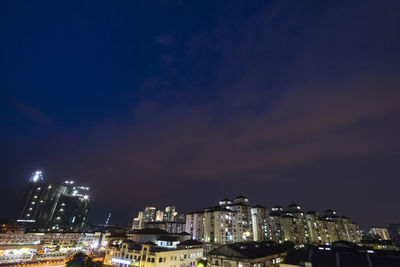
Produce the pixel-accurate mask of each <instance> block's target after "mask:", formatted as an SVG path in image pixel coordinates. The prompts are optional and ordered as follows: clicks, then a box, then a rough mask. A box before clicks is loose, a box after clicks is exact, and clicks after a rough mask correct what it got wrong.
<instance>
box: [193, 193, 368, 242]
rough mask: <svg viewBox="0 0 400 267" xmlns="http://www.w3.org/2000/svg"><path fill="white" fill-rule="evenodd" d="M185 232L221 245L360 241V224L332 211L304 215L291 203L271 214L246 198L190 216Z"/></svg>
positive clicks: (273, 210) (276, 207) (226, 201)
mask: <svg viewBox="0 0 400 267" xmlns="http://www.w3.org/2000/svg"><path fill="white" fill-rule="evenodd" d="M186 231H187V232H189V233H190V234H191V235H192V238H193V239H196V240H201V241H205V242H211V243H220V244H228V243H235V242H248V241H264V240H271V241H274V242H276V243H282V242H285V241H291V242H293V243H295V244H299V245H300V244H326V243H332V242H335V241H339V240H344V241H349V242H360V239H361V238H360V233H359V228H358V225H357V224H356V223H354V222H352V221H351V220H350V219H349V218H347V217H344V216H338V215H337V214H336V212H335V211H333V210H326V211H325V212H324V215H323V216H321V217H320V216H319V214H318V212H316V211H310V212H303V210H302V209H301V207H300V206H299V205H297V204H291V205H289V206H288V207H287V209H285V210H284V209H283V208H282V207H280V206H275V207H273V208H272V209H271V213H269V211H268V209H267V208H265V207H263V206H260V205H256V206H253V207H251V206H250V205H249V200H248V199H247V198H246V197H244V196H239V197H237V198H235V199H234V201H231V200H229V199H224V200H221V201H220V202H219V206H217V207H212V208H207V209H205V210H204V211H202V212H194V213H189V214H187V216H186Z"/></svg>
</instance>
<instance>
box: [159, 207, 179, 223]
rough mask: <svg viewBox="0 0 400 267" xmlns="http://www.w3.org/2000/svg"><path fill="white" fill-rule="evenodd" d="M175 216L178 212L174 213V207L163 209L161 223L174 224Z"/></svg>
mask: <svg viewBox="0 0 400 267" xmlns="http://www.w3.org/2000/svg"><path fill="white" fill-rule="evenodd" d="M177 215H178V212H176V210H175V206H168V207H166V208H165V211H164V217H163V221H164V222H175V221H176V218H175V217H176V216H177Z"/></svg>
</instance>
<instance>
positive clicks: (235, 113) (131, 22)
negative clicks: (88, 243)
mask: <svg viewBox="0 0 400 267" xmlns="http://www.w3.org/2000/svg"><path fill="white" fill-rule="evenodd" d="M399 10H400V1H397V0H393V1H390V0H384V1H376V0H374V1H365V0H364V1H158V2H156V1H141V2H139V1H76V2H75V1H24V2H21V1H16V0H10V1H0V35H1V39H0V40H1V42H0V121H1V124H0V148H1V153H0V179H1V187H0V208H1V216H0V217H2V218H8V217H11V216H12V215H13V213H14V210H15V206H16V205H17V202H18V200H19V198H20V195H21V194H22V190H23V187H24V185H25V184H26V183H27V181H28V179H29V176H30V174H31V173H32V172H33V171H34V170H37V169H40V170H43V172H44V178H45V180H46V181H48V182H50V183H59V182H62V181H64V180H67V179H74V180H75V181H76V182H77V183H80V184H82V185H87V186H90V187H91V189H92V193H93V201H92V210H91V214H90V221H91V222H93V223H104V221H105V219H106V216H107V214H108V212H112V214H113V215H112V218H111V223H114V224H128V223H130V222H131V219H132V218H133V217H134V216H135V215H136V212H137V211H138V210H140V209H143V208H144V206H146V205H155V206H157V207H159V208H162V207H164V206H166V205H176V207H177V209H178V211H184V212H189V211H194V210H199V209H202V208H205V207H207V206H211V205H215V204H216V203H217V201H218V200H220V199H222V198H226V197H228V198H234V197H236V196H237V195H241V194H243V195H246V196H248V197H249V198H250V201H251V203H252V204H262V205H264V206H267V207H272V206H274V205H277V204H279V205H282V206H285V205H288V204H291V203H293V202H295V203H298V204H299V205H301V206H302V207H303V208H304V209H305V210H311V209H316V210H319V211H323V210H325V209H327V208H332V209H335V210H336V211H337V212H338V213H339V214H340V215H346V216H348V217H350V218H352V219H354V220H355V221H356V222H358V223H360V225H361V226H362V227H366V226H370V225H372V224H377V225H384V224H386V223H392V222H400V207H399V188H400V175H399V173H400V119H399V116H400V15H399Z"/></svg>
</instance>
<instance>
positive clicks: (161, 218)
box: [132, 206, 185, 230]
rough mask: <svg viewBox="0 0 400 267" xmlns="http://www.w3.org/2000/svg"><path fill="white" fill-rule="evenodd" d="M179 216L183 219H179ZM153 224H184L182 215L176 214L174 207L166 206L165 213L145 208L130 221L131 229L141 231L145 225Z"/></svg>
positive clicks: (153, 208) (152, 208) (154, 208)
mask: <svg viewBox="0 0 400 267" xmlns="http://www.w3.org/2000/svg"><path fill="white" fill-rule="evenodd" d="M181 215H182V216H183V219H181ZM153 222H179V223H184V222H185V216H184V214H178V212H176V210H175V206H167V207H166V208H165V211H162V210H157V208H156V207H146V208H145V209H144V211H139V212H138V216H137V217H136V218H134V219H133V221H132V229H134V230H137V229H143V228H145V227H146V225H148V224H150V223H153Z"/></svg>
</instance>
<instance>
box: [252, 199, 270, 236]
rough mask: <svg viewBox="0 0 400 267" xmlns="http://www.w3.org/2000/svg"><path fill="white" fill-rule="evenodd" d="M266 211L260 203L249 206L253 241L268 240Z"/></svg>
mask: <svg viewBox="0 0 400 267" xmlns="http://www.w3.org/2000/svg"><path fill="white" fill-rule="evenodd" d="M268 213H269V212H268V209H267V208H266V207H264V206H261V205H256V206H254V207H252V208H251V223H252V227H253V240H254V241H264V240H268Z"/></svg>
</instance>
